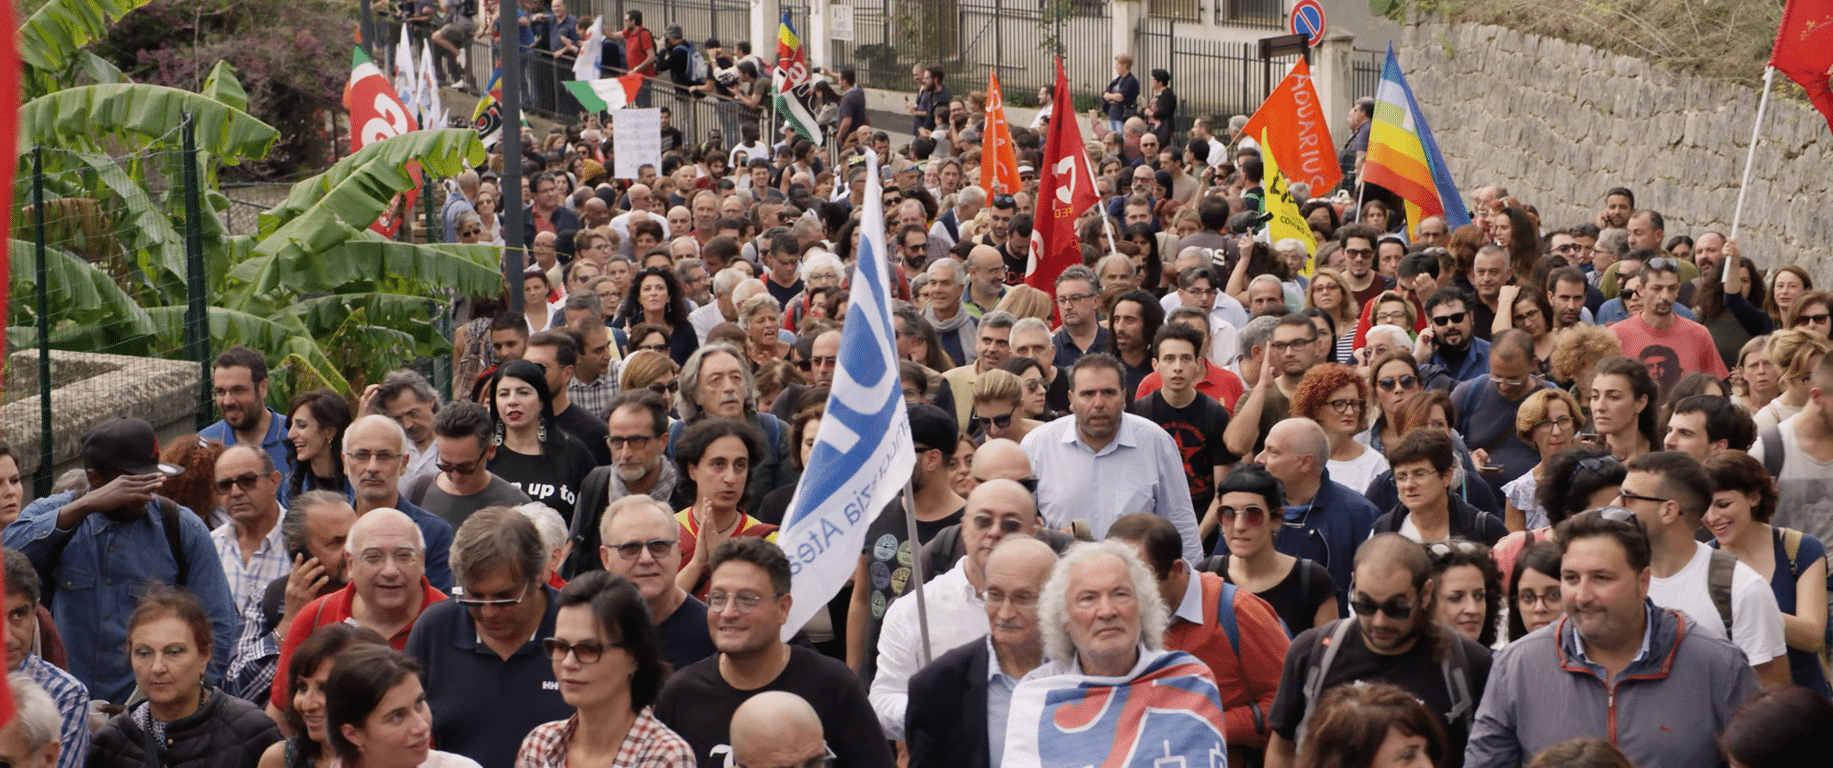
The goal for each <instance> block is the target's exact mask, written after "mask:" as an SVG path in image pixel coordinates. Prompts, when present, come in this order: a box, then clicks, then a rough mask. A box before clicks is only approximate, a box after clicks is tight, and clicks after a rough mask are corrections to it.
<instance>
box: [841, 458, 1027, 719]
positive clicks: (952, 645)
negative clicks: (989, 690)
mask: <svg viewBox="0 0 1833 768" xmlns="http://www.w3.org/2000/svg"><path fill="white" fill-rule="evenodd" d="M1036 531H1037V502H1036V501H1035V500H1034V499H1033V498H1032V497H1031V492H1030V491H1028V490H1026V489H1025V487H1024V486H1022V485H1019V484H1018V483H1016V482H1013V481H1011V480H992V481H988V482H986V483H983V484H981V485H980V486H979V487H976V488H975V489H974V490H973V492H972V493H969V494H968V497H967V515H966V516H965V517H964V518H962V522H961V542H962V544H963V545H964V546H965V547H966V550H967V556H966V557H963V558H961V560H960V561H959V562H957V563H956V564H955V566H954V567H953V568H951V569H949V570H948V571H947V572H946V573H943V574H941V575H939V576H936V577H935V578H934V579H932V580H930V581H928V582H926V583H924V584H923V585H922V586H920V587H918V588H919V589H921V590H923V597H925V598H926V599H927V602H928V621H929V636H928V641H929V645H928V647H927V648H925V647H924V645H923V640H924V637H923V635H922V632H921V630H920V628H919V627H918V626H917V624H918V617H917V610H916V609H917V601H916V600H915V599H914V598H908V597H906V598H900V599H899V600H897V601H896V602H894V603H892V604H891V608H890V610H888V611H886V612H885V620H884V625H883V629H882V631H881V632H880V634H879V637H878V647H877V654H878V664H877V674H876V675H874V676H873V678H872V687H871V695H870V698H871V700H872V709H873V711H875V712H877V713H878V724H879V726H880V727H881V728H883V729H884V731H885V736H887V737H889V738H891V739H893V740H896V741H903V740H904V738H905V734H904V716H905V713H906V709H907V705H908V703H909V693H910V677H911V676H912V675H915V674H916V673H917V670H920V669H922V668H923V667H925V666H927V665H928V664H929V663H930V662H931V661H932V660H934V659H936V658H937V657H940V656H942V655H943V654H945V653H947V652H949V651H952V650H954V649H956V648H960V647H962V646H964V645H968V644H969V643H973V642H974V641H976V640H979V639H981V638H982V637H985V636H986V633H987V623H986V605H985V602H984V601H983V599H982V592H983V591H984V590H985V589H986V587H987V580H986V568H987V559H988V558H989V557H990V556H991V555H992V554H993V548H994V547H996V546H998V545H999V542H1000V541H1001V540H1002V539H1004V538H1005V537H1007V536H1014V537H1021V536H1022V537H1029V536H1031V535H1032V534H1034V533H1035V532H1036Z"/></svg>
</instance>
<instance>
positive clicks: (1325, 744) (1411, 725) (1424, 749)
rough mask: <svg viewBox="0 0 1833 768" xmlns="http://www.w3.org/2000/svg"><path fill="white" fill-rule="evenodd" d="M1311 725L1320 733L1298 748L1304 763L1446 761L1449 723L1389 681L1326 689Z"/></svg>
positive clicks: (1357, 766)
mask: <svg viewBox="0 0 1833 768" xmlns="http://www.w3.org/2000/svg"><path fill="white" fill-rule="evenodd" d="M1308 730H1309V732H1310V733H1311V734H1313V736H1314V737H1313V738H1309V739H1306V740H1305V743H1304V746H1303V748H1302V749H1300V750H1299V751H1298V763H1297V764H1298V768H1375V766H1383V767H1385V766H1420V765H1429V766H1431V767H1432V768H1442V766H1444V765H1445V731H1444V726H1441V725H1439V722H1438V718H1437V716H1435V715H1433V714H1432V713H1431V712H1429V711H1427V710H1426V707H1425V705H1424V704H1421V703H1419V699H1417V698H1415V697H1414V696H1413V694H1411V693H1409V692H1407V691H1406V690H1405V689H1403V688H1400V687H1399V686H1395V685H1390V684H1388V683H1354V684H1351V685H1339V686H1337V687H1335V688H1332V689H1330V690H1329V691H1326V692H1325V693H1324V695H1323V696H1322V697H1321V698H1319V700H1318V702H1317V709H1316V710H1315V711H1314V712H1313V713H1312V715H1311V722H1310V728H1309V729H1308ZM1321 734H1328V736H1327V737H1324V736H1320V735H1321Z"/></svg>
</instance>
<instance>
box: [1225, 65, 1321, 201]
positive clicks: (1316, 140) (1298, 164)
mask: <svg viewBox="0 0 1833 768" xmlns="http://www.w3.org/2000/svg"><path fill="white" fill-rule="evenodd" d="M1324 120H1325V117H1324V108H1323V105H1321V104H1319V103H1318V100H1317V87H1316V86H1315V85H1313V84H1312V82H1311V65H1309V64H1306V63H1305V60H1304V59H1299V60H1298V63H1297V64H1293V65H1292V71H1290V72H1287V73H1286V79H1284V80H1281V81H1279V86H1278V87H1277V88H1274V89H1273V92H1272V93H1271V94H1269V95H1268V96H1267V100H1266V101H1263V102H1261V103H1260V109H1258V110H1255V111H1254V116H1253V117H1251V118H1248V121H1247V125H1246V126H1244V127H1243V128H1242V129H1241V135H1243V136H1260V135H1261V134H1262V133H1271V134H1272V135H1273V137H1274V138H1277V139H1278V140H1279V157H1278V160H1279V166H1280V167H1281V168H1284V169H1285V170H1286V178H1287V179H1289V180H1291V181H1302V182H1304V183H1306V184H1308V185H1310V186H1311V194H1312V195H1313V196H1316V197H1323V196H1325V194H1326V193H1327V192H1328V191H1329V190H1330V189H1331V188H1333V187H1335V186H1336V185H1337V184H1338V183H1340V182H1342V181H1343V169H1342V168H1340V167H1338V166H1337V156H1336V142H1334V141H1332V140H1331V138H1330V126H1329V125H1327V124H1326V123H1325V122H1324ZM1261 152H1262V153H1263V154H1265V153H1266V152H1267V150H1266V147H1265V146H1264V145H1263V146H1262V147H1261ZM1267 159H1268V160H1271V159H1272V158H1267Z"/></svg>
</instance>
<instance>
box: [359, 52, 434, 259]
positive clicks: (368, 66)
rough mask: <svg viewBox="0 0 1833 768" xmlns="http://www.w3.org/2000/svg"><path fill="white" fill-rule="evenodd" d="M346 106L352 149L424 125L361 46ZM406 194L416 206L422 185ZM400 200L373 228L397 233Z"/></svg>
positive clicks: (388, 234)
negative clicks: (415, 200)
mask: <svg viewBox="0 0 1833 768" xmlns="http://www.w3.org/2000/svg"><path fill="white" fill-rule="evenodd" d="M406 50H413V49H411V48H409V49H406ZM404 55H405V54H404ZM344 107H345V108H347V109H349V110H350V128H351V130H350V151H351V152H355V151H357V150H359V149H362V148H363V147H365V146H368V145H370V144H373V143H375V142H378V141H381V140H383V139H387V138H392V137H395V136H400V135H402V134H404V133H411V132H413V131H417V130H420V125H419V124H418V123H416V122H414V116H413V114H412V113H410V112H408V109H407V105H406V104H403V103H402V102H401V97H400V96H397V95H395V89H394V88H391V87H389V85H388V78H386V77H383V76H382V70H381V69H380V68H378V67H376V65H375V62H373V61H370V60H369V57H368V56H366V55H364V54H363V49H362V48H361V47H358V48H357V49H356V56H355V57H354V58H353V59H352V61H351V64H350V83H349V85H347V86H345V87H344ZM410 172H411V173H412V174H413V175H414V178H415V180H418V179H419V178H420V168H419V166H418V165H415V166H413V167H412V168H411V171H410ZM406 196H407V205H408V207H409V208H412V207H413V204H414V202H413V201H414V199H415V198H417V197H419V187H418V185H415V189H412V190H408V192H407V193H406ZM400 202H401V197H400V196H396V198H395V204H391V205H389V206H388V210H387V211H386V212H384V213H383V214H382V217H381V218H379V219H376V221H375V223H374V224H371V225H369V228H370V229H372V230H375V231H376V232H378V233H380V234H382V235H383V236H385V237H391V238H392V237H394V236H395V233H396V232H398V231H399V230H400V228H401V220H400V219H399V218H397V217H396V216H395V211H397V210H398V209H399V205H398V204H399V203H400Z"/></svg>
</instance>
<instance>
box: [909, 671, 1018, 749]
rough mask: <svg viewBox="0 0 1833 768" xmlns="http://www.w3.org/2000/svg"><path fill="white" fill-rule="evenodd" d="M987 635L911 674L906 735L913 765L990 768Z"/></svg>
mask: <svg viewBox="0 0 1833 768" xmlns="http://www.w3.org/2000/svg"><path fill="white" fill-rule="evenodd" d="M992 663H997V662H993V661H992V660H991V656H990V655H989V654H988V653H987V644H986V642H985V641H984V640H976V641H974V642H971V643H968V644H967V645H964V646H961V647H960V648H956V649H954V650H952V651H949V652H948V653H945V654H942V656H941V657H940V658H937V659H936V660H935V661H933V662H931V663H930V664H929V666H926V667H924V668H923V669H922V670H921V671H919V672H917V673H916V674H915V675H912V676H911V678H910V706H908V707H906V708H905V709H904V737H905V738H906V739H907V740H908V741H907V743H908V744H909V746H910V768H932V767H933V768H986V766H988V765H991V764H992V758H991V757H990V756H989V755H988V754H987V665H988V664H992Z"/></svg>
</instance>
